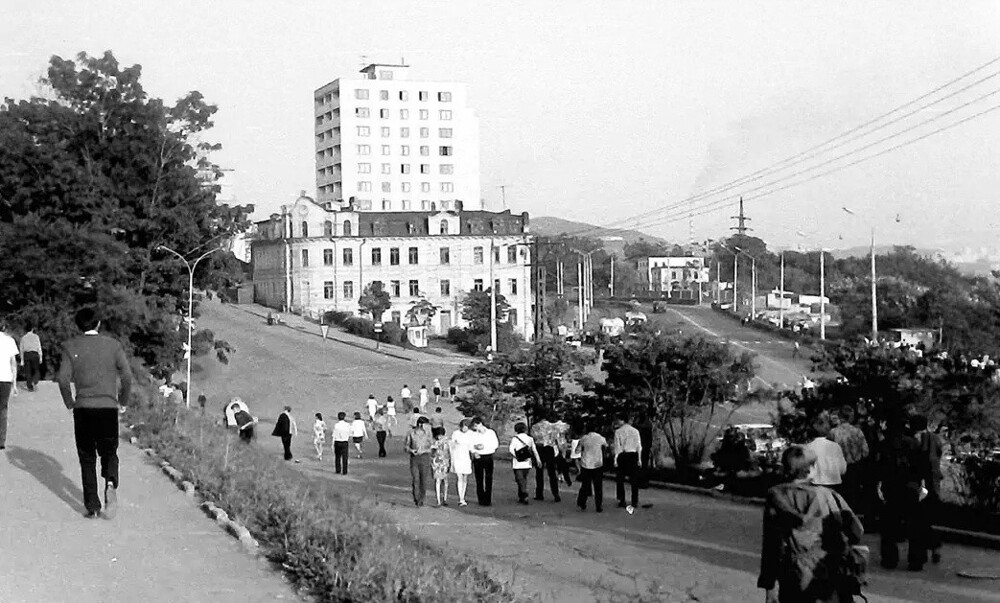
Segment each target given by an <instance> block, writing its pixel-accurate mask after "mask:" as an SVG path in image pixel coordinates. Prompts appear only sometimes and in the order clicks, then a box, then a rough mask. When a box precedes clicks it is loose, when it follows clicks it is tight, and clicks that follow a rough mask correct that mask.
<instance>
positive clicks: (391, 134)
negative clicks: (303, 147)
mask: <svg viewBox="0 0 1000 603" xmlns="http://www.w3.org/2000/svg"><path fill="white" fill-rule="evenodd" d="M408 71H409V67H408V66H407V65H382V64H372V65H369V66H367V67H365V68H364V69H362V70H361V75H360V76H358V77H353V78H339V79H336V80H334V81H332V82H330V83H329V84H326V85H325V86H322V87H320V88H319V89H318V90H316V92H315V94H314V98H313V101H314V108H315V111H314V116H315V134H316V137H315V143H316V146H315V151H316V191H317V192H316V200H317V201H318V202H319V203H320V204H321V205H323V206H325V207H341V208H343V207H346V205H347V203H348V202H349V201H350V200H351V199H354V200H355V203H354V209H355V210H356V211H433V210H445V211H447V210H450V209H452V208H453V207H454V203H455V200H463V201H465V203H466V204H467V205H470V204H472V203H478V202H479V122H478V119H477V118H476V115H475V113H474V112H473V111H472V109H471V108H469V107H468V105H467V94H466V86H465V84H459V83H451V82H432V81H415V80H414V81H411V80H409V79H408V75H409V73H408Z"/></svg>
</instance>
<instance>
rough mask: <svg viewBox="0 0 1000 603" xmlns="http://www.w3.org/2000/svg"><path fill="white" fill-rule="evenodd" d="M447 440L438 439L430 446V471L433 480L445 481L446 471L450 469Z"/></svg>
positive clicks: (449, 452)
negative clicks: (432, 474)
mask: <svg viewBox="0 0 1000 603" xmlns="http://www.w3.org/2000/svg"><path fill="white" fill-rule="evenodd" d="M448 444H449V443H448V440H446V439H444V438H438V439H436V440H434V443H433V444H431V471H433V473H434V479H436V480H437V479H447V478H448V469H449V468H450V467H451V451H450V450H449V445H448Z"/></svg>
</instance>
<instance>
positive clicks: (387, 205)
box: [382, 199, 392, 211]
mask: <svg viewBox="0 0 1000 603" xmlns="http://www.w3.org/2000/svg"><path fill="white" fill-rule="evenodd" d="M391 209H392V201H391V200H389V199H382V211H389V210H391Z"/></svg>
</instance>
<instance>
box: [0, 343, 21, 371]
mask: <svg viewBox="0 0 1000 603" xmlns="http://www.w3.org/2000/svg"><path fill="white" fill-rule="evenodd" d="M19 353H20V352H18V350H17V342H16V341H14V338H13V337H11V336H10V335H8V334H6V333H0V382H3V383H13V382H14V373H13V372H11V367H10V365H11V360H12V359H13V358H15V357H16V356H17V355H18V354H19Z"/></svg>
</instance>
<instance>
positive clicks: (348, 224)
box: [344, 220, 351, 237]
mask: <svg viewBox="0 0 1000 603" xmlns="http://www.w3.org/2000/svg"><path fill="white" fill-rule="evenodd" d="M344 236H345V237H349V236H351V221H350V220H344Z"/></svg>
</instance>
